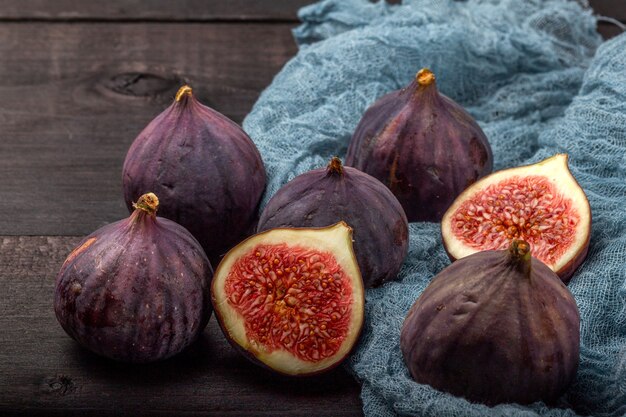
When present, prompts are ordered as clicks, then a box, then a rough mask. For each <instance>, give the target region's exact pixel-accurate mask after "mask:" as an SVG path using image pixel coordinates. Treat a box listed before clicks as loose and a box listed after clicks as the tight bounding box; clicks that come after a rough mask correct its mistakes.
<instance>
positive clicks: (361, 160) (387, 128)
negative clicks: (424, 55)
mask: <svg viewBox="0 0 626 417" xmlns="http://www.w3.org/2000/svg"><path fill="white" fill-rule="evenodd" d="M346 165H348V166H352V167H355V168H357V169H360V170H361V171H363V172H366V173H368V174H370V175H372V176H374V177H376V178H377V179H379V180H380V181H382V182H383V183H384V184H385V185H386V186H387V187H389V189H390V190H391V191H392V192H393V194H394V195H395V196H396V197H397V198H398V200H399V201H400V204H401V205H402V207H403V208H404V211H405V212H406V216H407V218H408V220H409V221H410V222H414V221H440V220H441V218H442V217H443V214H444V213H445V211H446V209H447V208H448V207H449V206H450V205H451V204H452V202H453V201H454V199H455V197H456V196H458V195H459V194H460V193H461V192H462V191H463V190H464V189H465V188H467V187H468V186H469V185H470V184H472V183H474V182H475V181H476V180H477V179H479V178H481V177H483V176H485V175H487V174H489V173H490V172H491V171H492V169H493V156H492V152H491V146H490V145H489V142H488V141H487V137H486V136H485V134H484V133H483V131H482V129H481V128H480V126H478V124H477V123H476V121H475V120H474V119H473V118H472V116H470V114H469V113H467V112H466V111H465V110H464V109H463V108H462V107H461V106H460V105H458V104H457V103H455V102H454V101H453V100H451V99H450V98H448V97H446V96H444V95H442V94H440V93H439V92H438V91H437V87H436V84H435V76H434V74H433V73H432V72H430V71H429V70H427V69H423V70H421V71H420V72H418V74H417V76H416V79H415V80H414V81H413V82H412V83H411V84H409V85H408V86H407V87H406V88H403V89H401V90H398V91H394V92H392V93H389V94H387V95H385V96H383V97H381V98H380V99H379V100H378V101H376V102H375V103H374V104H373V105H372V106H371V107H369V108H368V109H367V110H366V112H365V114H364V115H363V118H362V119H361V121H360V122H359V124H358V126H357V128H356V130H355V132H354V135H353V136H352V139H351V141H350V144H349V146H348V152H347V155H346Z"/></svg>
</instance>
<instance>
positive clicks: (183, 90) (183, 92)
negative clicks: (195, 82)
mask: <svg viewBox="0 0 626 417" xmlns="http://www.w3.org/2000/svg"><path fill="white" fill-rule="evenodd" d="M192 93H193V90H192V89H191V87H189V86H188V85H183V86H182V87H180V88H179V89H178V92H177V93H176V101H177V102H179V101H181V100H182V99H183V98H184V97H186V96H191V94H192Z"/></svg>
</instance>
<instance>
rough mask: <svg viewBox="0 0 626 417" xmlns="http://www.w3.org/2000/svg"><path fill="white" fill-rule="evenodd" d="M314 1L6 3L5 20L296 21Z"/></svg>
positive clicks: (76, 0) (37, 0)
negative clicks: (298, 14) (301, 12)
mask: <svg viewBox="0 0 626 417" xmlns="http://www.w3.org/2000/svg"><path fill="white" fill-rule="evenodd" d="M312 2H313V0H177V1H172V0H150V1H145V0H109V1H98V0H96V1H94V0H54V1H50V0H3V1H2V7H0V19H4V20H25V19H40V20H65V21H75V20H87V19H89V20H115V21H124V20H157V21H163V20H167V21H206V22H214V21H221V20H230V21H233V20H246V21H249V20H255V21H258V20H264V21H290V22H293V21H296V18H297V17H296V12H297V10H298V9H299V8H300V7H302V6H305V5H307V4H309V3H312Z"/></svg>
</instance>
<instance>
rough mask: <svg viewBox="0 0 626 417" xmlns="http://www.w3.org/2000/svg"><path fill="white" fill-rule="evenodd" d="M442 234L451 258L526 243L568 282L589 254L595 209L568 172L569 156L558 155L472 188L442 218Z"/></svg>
mask: <svg viewBox="0 0 626 417" xmlns="http://www.w3.org/2000/svg"><path fill="white" fill-rule="evenodd" d="M441 233H442V237H443V243H444V246H445V248H446V251H447V252H448V255H449V256H450V258H451V259H452V260H455V259H459V258H463V257H465V256H467V255H470V254H472V253H475V252H479V251H483V250H488V249H505V248H507V247H508V246H509V244H510V242H511V241H512V240H513V239H523V240H525V241H527V242H528V243H530V244H531V245H532V247H533V255H534V256H535V257H537V258H538V259H540V260H541V261H543V262H544V263H545V264H546V265H548V266H549V267H550V268H551V269H552V270H553V271H555V272H556V273H557V275H559V277H560V278H561V279H562V280H563V282H568V281H569V280H570V278H571V277H572V275H573V274H574V271H575V270H576V268H578V266H580V264H581V263H582V262H583V261H584V259H585V257H586V256H587V249H588V246H589V237H590V234H591V208H590V207H589V201H588V200H587V196H586V195H585V192H584V191H583V190H582V188H581V187H580V185H579V184H578V182H576V179H575V178H574V177H573V176H572V174H571V172H570V171H569V168H568V166H567V155H566V154H557V155H555V156H553V157H551V158H548V159H545V160H543V161H541V162H538V163H536V164H532V165H526V166H521V167H517V168H510V169H505V170H502V171H498V172H495V173H493V174H491V175H489V176H487V177H485V178H483V179H481V180H480V181H478V182H476V183H475V184H473V185H472V186H470V187H469V188H468V189H466V190H465V191H464V192H463V193H461V194H460V195H459V197H458V198H457V199H456V200H455V201H454V203H453V204H452V206H450V208H449V209H448V211H447V212H446V213H445V215H444V216H443V219H442V221H441Z"/></svg>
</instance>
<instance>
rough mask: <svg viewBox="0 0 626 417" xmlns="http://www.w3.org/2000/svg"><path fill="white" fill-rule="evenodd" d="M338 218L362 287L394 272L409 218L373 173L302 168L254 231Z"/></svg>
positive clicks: (336, 163)
mask: <svg viewBox="0 0 626 417" xmlns="http://www.w3.org/2000/svg"><path fill="white" fill-rule="evenodd" d="M341 220H343V221H344V222H346V223H347V224H348V225H349V226H350V227H352V229H353V230H354V238H353V239H354V253H355V255H356V258H357V263H358V264H359V269H360V270H361V275H362V278H363V284H364V286H365V287H366V288H370V287H376V286H379V285H381V284H383V283H385V282H387V281H390V280H393V279H395V278H396V276H397V274H398V271H399V270H400V267H401V266H402V263H403V262H404V258H405V257H406V255H407V252H408V242H409V239H408V235H409V231H408V222H407V219H406V215H405V214H404V210H403V209H402V206H401V205H400V203H399V202H398V200H397V199H396V198H395V197H394V195H393V194H392V193H391V192H390V191H389V189H388V188H387V187H385V186H384V184H382V183H381V182H380V181H378V180H377V179H376V178H374V177H372V176H370V175H368V174H365V173H363V172H361V171H359V170H357V169H354V168H350V167H343V166H342V165H341V160H340V159H339V158H336V157H335V158H332V159H331V161H330V163H329V164H328V167H327V168H320V169H315V170H312V171H309V172H306V173H304V174H302V175H299V176H298V177H296V178H294V179H293V180H292V181H290V182H289V183H287V184H286V185H285V186H283V187H282V188H281V189H280V190H278V192H276V194H275V195H274V196H273V197H272V198H271V199H270V201H269V202H268V203H267V206H266V207H265V209H264V210H263V213H261V217H260V219H259V224H258V226H257V232H262V231H265V230H269V229H275V228H278V227H325V226H330V225H332V224H335V223H337V222H339V221H341Z"/></svg>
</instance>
